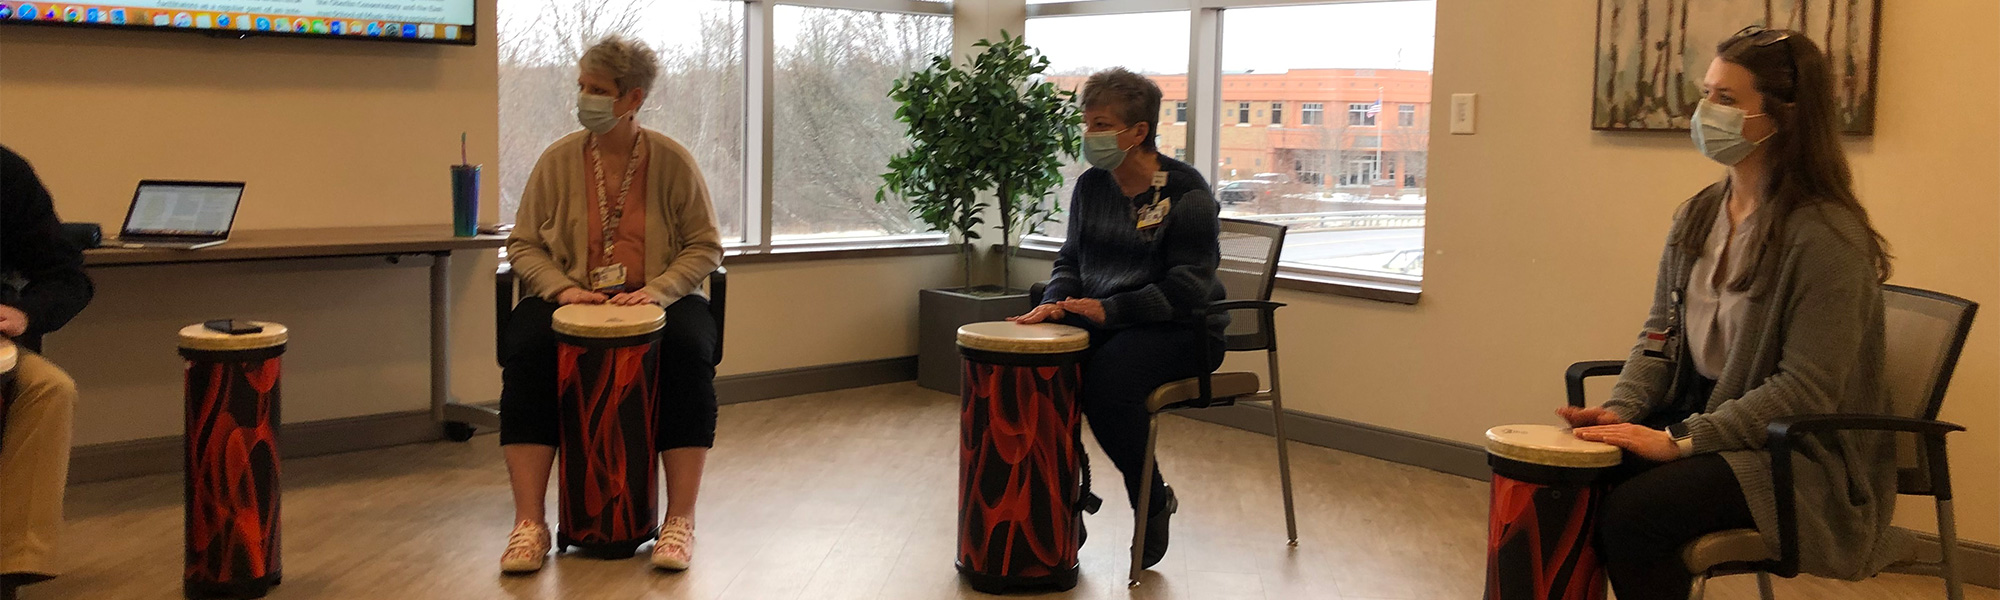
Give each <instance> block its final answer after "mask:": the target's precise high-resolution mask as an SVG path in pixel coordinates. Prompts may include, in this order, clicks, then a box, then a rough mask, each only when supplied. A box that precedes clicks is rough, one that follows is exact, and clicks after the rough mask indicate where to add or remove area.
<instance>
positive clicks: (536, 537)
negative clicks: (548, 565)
mask: <svg viewBox="0 0 2000 600" xmlns="http://www.w3.org/2000/svg"><path fill="white" fill-rule="evenodd" d="M548 557H549V526H547V525H543V524H541V523H536V522H534V521H522V522H520V523H517V524H515V525H514V532H513V533H510V534H507V552H506V553H505V554H501V555H500V572H502V573H533V572H535V571H540V570H542V563H543V562H545V561H547V560H548Z"/></svg>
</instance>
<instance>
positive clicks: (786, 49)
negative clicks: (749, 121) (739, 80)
mask: <svg viewBox="0 0 2000 600" xmlns="http://www.w3.org/2000/svg"><path fill="white" fill-rule="evenodd" d="M683 1H685V0H683ZM669 4H671V3H669ZM775 17H776V18H775V24H774V27H773V33H774V35H775V37H776V41H777V55H776V60H777V64H776V66H775V74H774V82H773V90H772V93H773V98H775V99H776V101H777V106H776V109H775V110H774V116H773V118H772V129H773V133H774V135H773V140H774V141H773V145H774V147H773V148H772V160H773V161H774V162H773V163H772V164H773V167H774V169H773V176H772V178H773V181H772V186H771V187H772V199H771V210H772V212H771V230H772V240H773V241H776V242H798V241H818V240H825V239H844V238H858V237H870V236H881V235H897V234H910V233H918V232H920V231H922V230H923V229H924V225H923V224H922V223H919V222H917V221H916V218H915V217H913V216H911V215H910V212H909V208H908V207H907V206H906V205H904V204H903V203H901V202H898V201H895V200H893V199H892V200H891V201H890V202H887V203H876V202H875V190H877V189H878V188H880V187H881V185H882V172H883V171H885V170H887V167H886V165H888V164H889V157H891V156H894V155H895V154H896V153H897V152H901V151H902V150H903V149H904V148H906V147H908V146H909V141H908V138H907V131H906V128H905V125H904V124H903V123H902V122H900V121H897V120H896V108H897V106H898V105H897V104H896V102H895V101H894V100H891V99H889V96H888V94H889V88H890V86H892V85H893V84H894V83H895V81H896V78H898V77H902V76H903V75H904V74H905V73H909V72H911V71H913V70H916V69H919V68H922V67H923V66H924V64H925V63H927V62H928V61H929V60H930V58H931V57H932V56H936V55H939V54H944V53H948V52H950V51H951V19H950V18H949V17H942V16H931V15H902V14H887V13H877V12H863V11H857V10H842V9H830V8H813V7H800V6H784V5H780V6H778V7H777V8H776V10H775Z"/></svg>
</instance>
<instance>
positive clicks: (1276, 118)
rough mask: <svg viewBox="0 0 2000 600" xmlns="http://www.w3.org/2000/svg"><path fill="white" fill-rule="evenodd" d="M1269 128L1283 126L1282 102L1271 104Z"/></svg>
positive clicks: (1283, 107)
mask: <svg viewBox="0 0 2000 600" xmlns="http://www.w3.org/2000/svg"><path fill="white" fill-rule="evenodd" d="M1271 126H1272V127H1284V126H1285V103H1283V102H1272V103H1271Z"/></svg>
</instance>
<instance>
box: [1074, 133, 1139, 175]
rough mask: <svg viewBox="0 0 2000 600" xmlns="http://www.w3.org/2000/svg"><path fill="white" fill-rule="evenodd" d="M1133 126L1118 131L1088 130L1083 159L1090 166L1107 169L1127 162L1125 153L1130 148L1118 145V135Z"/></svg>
mask: <svg viewBox="0 0 2000 600" xmlns="http://www.w3.org/2000/svg"><path fill="white" fill-rule="evenodd" d="M1131 129H1132V128H1130V127H1127V128H1124V129H1120V130H1117V131H1086V132H1084V133H1083V159H1084V160H1086V161H1089V162H1090V166H1093V167H1097V168H1099V169H1104V170H1106V171H1109V170H1112V169H1116V168H1118V165H1122V164H1125V153H1126V151H1127V150H1129V148H1120V147H1118V136H1119V135H1122V134H1124V133H1125V132H1126V131H1129V130H1131Z"/></svg>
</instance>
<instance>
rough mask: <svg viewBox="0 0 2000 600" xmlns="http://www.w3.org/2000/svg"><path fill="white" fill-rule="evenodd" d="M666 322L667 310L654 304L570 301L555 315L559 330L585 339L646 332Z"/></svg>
mask: <svg viewBox="0 0 2000 600" xmlns="http://www.w3.org/2000/svg"><path fill="white" fill-rule="evenodd" d="M666 324H667V313H666V311H665V310H661V309H660V307H659V306H658V305H653V304H641V305H638V306H614V305H610V304H570V305H566V306H563V307H562V308H558V309H556V316H555V329H556V333H560V334H563V335H569V336H576V337H583V338H622V337H632V336H635V335H646V334H648V333H652V332H655V331H659V330H660V328H662V327H665V326H666Z"/></svg>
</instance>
